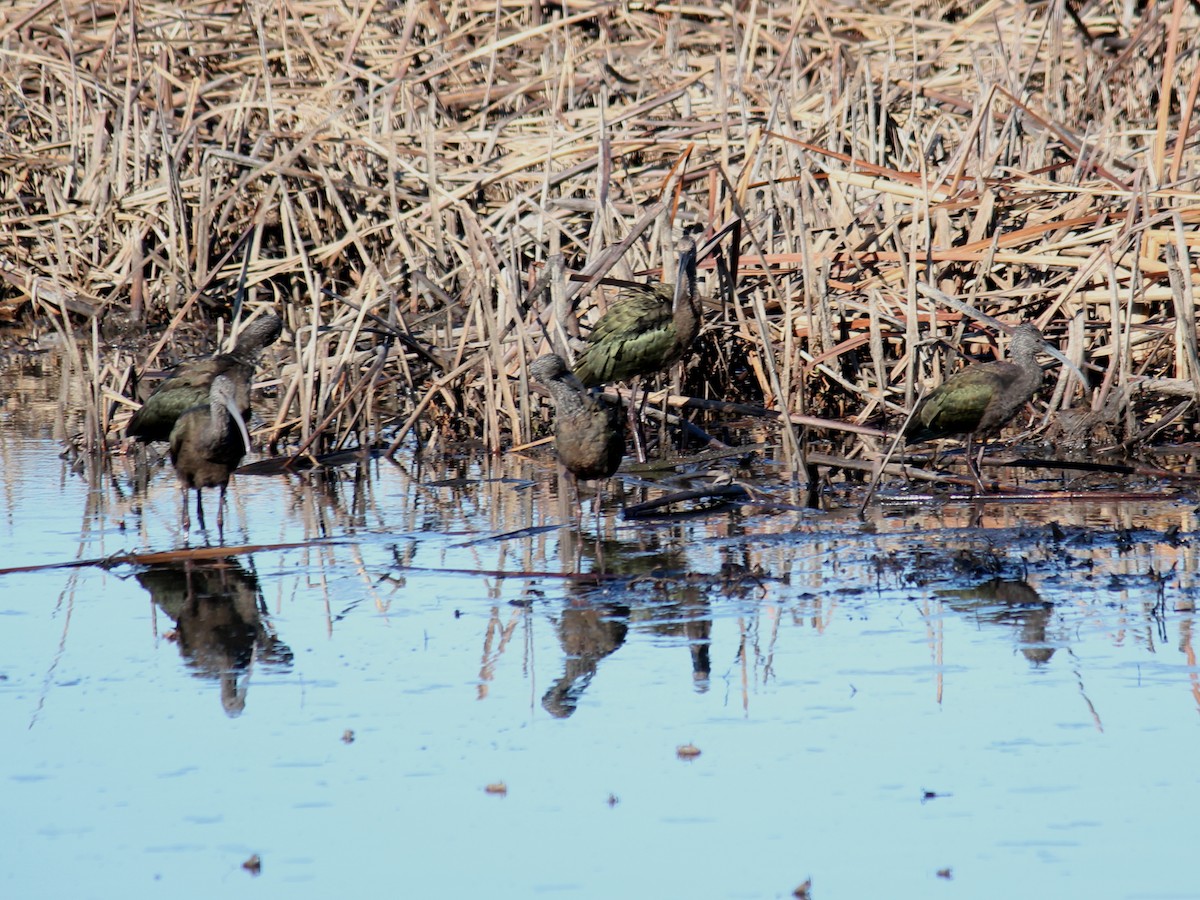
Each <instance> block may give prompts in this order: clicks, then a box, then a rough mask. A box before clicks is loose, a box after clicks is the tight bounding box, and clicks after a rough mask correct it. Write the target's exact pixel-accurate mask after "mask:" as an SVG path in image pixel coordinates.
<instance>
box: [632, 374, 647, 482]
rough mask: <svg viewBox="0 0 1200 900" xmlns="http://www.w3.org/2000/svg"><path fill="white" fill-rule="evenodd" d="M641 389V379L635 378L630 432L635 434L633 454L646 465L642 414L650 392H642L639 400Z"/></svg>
mask: <svg viewBox="0 0 1200 900" xmlns="http://www.w3.org/2000/svg"><path fill="white" fill-rule="evenodd" d="M641 387H642V379H641V378H633V379H632V380H631V381H630V382H629V430H630V431H631V432H632V433H633V452H634V454H635V455H636V456H637V461H638V462H639V463H640V464H642V465H645V463H646V436H645V435H644V434H642V412H643V409H644V407H645V405H646V400H647V398H648V397H649V396H650V394H649V392H648V391H641V397H640V398H639V397H638V391H639V390H641ZM639 401H640V402H639Z"/></svg>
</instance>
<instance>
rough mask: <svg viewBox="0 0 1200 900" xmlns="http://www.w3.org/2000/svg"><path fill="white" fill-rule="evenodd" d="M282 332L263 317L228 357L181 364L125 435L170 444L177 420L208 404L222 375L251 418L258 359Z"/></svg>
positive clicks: (280, 324)
mask: <svg viewBox="0 0 1200 900" xmlns="http://www.w3.org/2000/svg"><path fill="white" fill-rule="evenodd" d="M282 331H283V320H282V319H280V318H279V316H276V315H264V316H259V317H258V318H257V319H255V320H254V321H252V322H251V323H250V324H249V325H247V326H246V327H245V328H244V329H243V330H242V333H241V334H240V335H238V339H237V342H236V343H235V344H234V347H233V349H232V350H230V351H229V352H228V353H218V354H217V355H216V356H210V357H207V358H205V359H194V360H189V361H187V362H183V363H180V364H179V365H178V366H176V367H175V370H174V371H173V372H172V373H171V374H170V375H168V376H167V377H166V378H165V379H163V380H162V381H161V382H160V383H159V385H158V387H156V388H155V389H154V392H153V393H152V394H151V395H150V397H149V398H148V399H147V400H146V402H145V403H144V404H143V405H142V408H141V409H139V410H138V411H137V412H135V413H134V414H133V418H131V419H130V420H129V424H128V425H127V426H126V427H125V434H126V435H128V436H129V437H135V438H137V439H138V440H140V441H143V442H146V443H149V442H150V441H166V440H169V439H170V437H171V429H172V428H174V427H175V420H176V419H178V418H179V417H180V416H181V415H182V414H183V413H184V411H185V410H189V409H191V408H192V407H194V406H199V405H202V404H205V403H207V402H208V394H209V389H210V388H211V386H212V383H213V379H214V378H216V377H217V376H218V375H224V376H226V377H227V378H229V379H230V380H232V382H233V384H234V392H235V396H236V400H237V404H238V409H239V410H240V411H241V414H242V418H243V420H244V419H247V418H249V416H250V385H251V384H252V383H253V381H254V370H255V368H256V367H257V365H258V358H259V356H261V355H262V351H263V350H264V349H266V348H267V347H269V346H270V345H271V344H273V343H275V341H276V340H278V338H279V335H280V333H281V332H282Z"/></svg>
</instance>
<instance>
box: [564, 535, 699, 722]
mask: <svg viewBox="0 0 1200 900" xmlns="http://www.w3.org/2000/svg"><path fill="white" fill-rule="evenodd" d="M560 552H561V554H562V555H563V557H564V559H566V560H577V559H578V558H579V554H581V553H582V554H583V555H584V556H586V555H588V554H589V553H594V554H596V556H597V557H600V558H603V560H604V567H603V570H604V571H605V572H606V573H608V574H612V575H626V576H630V577H631V580H630V581H620V580H618V581H614V582H611V583H607V584H602V585H600V586H599V587H597V586H595V585H594V584H586V583H574V582H572V583H569V584H568V586H567V600H566V604H565V606H564V607H563V610H562V613H561V614H560V615H559V617H558V619H557V621H556V623H555V624H556V627H557V631H558V640H559V644H560V645H561V646H562V649H563V653H564V654H565V660H564V663H563V674H562V676H561V677H560V678H559V679H558V680H557V681H555V682H554V684H553V685H551V686H550V689H549V690H548V691H546V693H545V694H544V695H543V697H542V706H543V707H544V708H545V710H546V711H547V712H549V713H550V714H551V715H552V716H554V717H555V718H560V719H562V718H566V717H567V716H570V715H571V714H572V713H574V712H575V710H576V708H577V706H578V704H579V701H580V698H581V697H582V696H583V692H584V691H585V690H586V689H587V687H588V684H589V683H590V682H591V680H592V677H593V676H594V675H595V674H596V671H597V670H598V668H599V666H600V661H601V660H603V659H604V658H605V657H606V656H609V655H610V654H612V653H614V652H615V651H616V650H617V649H618V648H620V646H621V645H622V644H623V643H624V642H625V637H626V635H627V634H628V631H629V624H630V622H635V623H637V624H638V626H639V627H641V628H643V630H645V631H649V632H651V633H653V634H658V635H665V636H669V637H683V638H685V639H686V640H687V645H688V650H689V653H690V657H691V675H692V681H693V683H694V684H695V686H696V689H697V690H699V691H705V690H707V689H708V682H709V677H710V674H711V663H710V655H709V643H710V640H711V634H712V614H711V611H710V608H709V601H708V588H709V587H711V586H713V584H714V579H713V577H712V576H710V575H704V576H697V575H693V574H689V573H690V570H689V568H688V561H687V554H686V553H685V552H684V551H683V550H682V549H681V548H679V547H678V546H666V547H664V546H661V545H659V544H658V543H657V536H655V537H653V538H651V539H649V543H647V542H646V541H638V542H620V541H596V542H592V541H588V540H580V538H579V535H578V534H577V533H575V532H570V533H564V536H563V539H562V546H561V547H560Z"/></svg>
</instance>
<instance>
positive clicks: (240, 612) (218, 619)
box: [137, 557, 292, 718]
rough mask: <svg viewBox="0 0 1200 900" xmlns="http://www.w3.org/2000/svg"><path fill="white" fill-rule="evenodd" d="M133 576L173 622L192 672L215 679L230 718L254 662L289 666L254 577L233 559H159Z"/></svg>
mask: <svg viewBox="0 0 1200 900" xmlns="http://www.w3.org/2000/svg"><path fill="white" fill-rule="evenodd" d="M137 580H138V582H139V583H140V584H141V585H142V587H144V588H145V589H146V590H147V591H149V592H150V597H151V599H153V600H154V603H155V604H156V605H157V606H158V607H159V608H160V609H162V611H163V612H165V613H166V614H167V615H168V616H170V617H171V619H172V620H173V621H174V622H175V639H176V641H177V643H178V644H179V652H180V654H181V655H182V656H183V658H184V660H185V661H186V662H187V664H188V665H189V666H190V667H191V668H192V670H193V674H195V675H196V677H198V678H206V679H216V680H217V681H219V682H220V685H221V706H222V707H223V708H224V709H225V713H226V714H227V715H228V716H229V717H230V718H235V717H237V716H240V715H241V714H242V711H243V710H244V709H245V707H246V690H247V688H248V686H249V679H250V673H251V671H252V668H253V664H254V663H255V662H259V663H265V664H267V665H270V666H277V667H280V668H284V669H286V668H288V667H290V666H291V663H292V651H291V649H290V648H289V647H288V646H287V645H286V644H284V643H283V642H282V641H280V640H279V638H278V637H277V636H276V635H275V633H274V631H273V630H272V629H271V625H270V621H269V620H268V618H267V610H266V604H265V603H264V602H263V598H262V591H261V590H260V589H259V586H258V578H257V577H256V576H255V575H254V573H253V572H251V571H248V570H247V569H246V568H245V567H243V566H242V564H241V563H240V562H238V560H236V559H233V558H231V557H230V558H224V559H216V560H194V559H189V560H186V561H182V562H171V563H163V564H159V565H154V566H151V567H150V568H148V569H146V570H144V571H142V572H139V573H138V574H137Z"/></svg>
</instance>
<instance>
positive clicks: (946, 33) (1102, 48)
mask: <svg viewBox="0 0 1200 900" xmlns="http://www.w3.org/2000/svg"><path fill="white" fill-rule="evenodd" d="M1128 6H1129V4H1125V3H1118V2H1115V0H1114V2H1109V0H1097V2H1094V3H1091V4H1087V5H1085V6H1083V7H1080V8H1079V9H1080V10H1081V12H1082V19H1081V21H1082V22H1083V24H1084V25H1085V26H1086V28H1087V34H1086V35H1085V34H1084V33H1083V32H1082V31H1081V30H1080V28H1079V26H1078V25H1077V24H1076V22H1075V21H1074V19H1073V18H1072V16H1070V15H1068V14H1066V13H1064V7H1063V5H1062V3H1061V2H1052V3H1043V4H1036V5H1035V4H1027V3H1021V2H1014V0H992V2H986V3H983V4H982V5H978V6H977V5H976V4H956V3H921V2H916V0H910V2H891V3H873V4H855V3H850V2H833V3H824V4H811V3H807V2H799V3H793V2H788V3H782V2H754V0H751V2H739V3H734V4H722V5H718V4H686V3H685V4H668V3H653V2H645V3H641V2H638V3H596V2H579V0H577V2H565V3H561V4H559V3H551V4H544V5H543V4H537V3H528V2H505V0H499V2H488V3H483V2H459V3H450V4H440V3H435V2H429V3H419V2H408V3H390V4H384V3H379V2H375V0H364V2H361V3H354V4H347V3H338V2H333V0H313V2H299V0H276V2H266V0H260V2H249V3H245V4H243V3H236V2H228V0H200V2H191V3H177V2H158V0H140V2H136V3H129V4H126V3H106V2H88V3H81V2H77V0H65V2H62V3H45V2H43V0H14V2H12V3H11V4H10V5H9V8H8V9H6V10H5V11H4V12H2V13H0V17H2V18H0V91H3V95H2V96H3V99H4V103H3V107H2V114H3V119H4V128H3V131H2V133H0V185H2V186H3V190H2V191H0V232H2V233H3V238H2V240H0V284H2V285H3V287H2V288H0V316H6V317H8V318H25V319H27V320H29V321H33V322H35V323H45V322H50V323H53V324H54V325H55V326H56V327H57V328H58V329H59V330H61V331H62V332H63V335H64V339H65V340H66V341H67V344H68V347H69V349H70V350H71V358H72V359H73V360H74V364H75V366H76V367H77V368H78V369H79V370H80V372H81V373H82V374H83V375H85V376H86V377H85V381H86V382H87V384H88V385H89V386H90V387H89V391H90V400H89V404H88V408H89V416H88V425H87V427H86V429H85V443H86V444H87V445H88V446H90V447H98V446H103V445H105V442H106V441H108V442H111V441H112V439H113V438H114V437H115V436H116V435H117V434H118V433H119V429H120V428H121V426H122V425H123V423H124V420H125V417H126V411H127V410H128V409H129V408H130V403H129V401H128V400H126V399H125V397H126V396H129V395H130V394H132V393H133V391H134V388H135V385H134V383H133V381H134V379H133V377H132V376H133V375H134V373H137V372H142V371H143V370H153V369H155V368H157V367H160V366H162V365H164V364H166V363H169V362H172V361H174V360H175V359H176V358H178V357H179V356H181V355H187V354H189V353H194V352H199V351H207V350H211V349H213V348H214V347H215V346H216V344H217V343H218V342H219V340H220V339H221V338H222V336H223V332H222V331H221V330H218V331H216V332H213V331H211V330H204V331H201V329H200V326H203V325H206V324H207V323H211V322H212V321H214V320H217V321H220V320H224V319H227V318H228V317H229V316H230V315H231V313H233V312H239V311H240V313H241V314H242V316H243V318H244V316H245V315H247V314H254V313H255V312H256V311H257V310H258V309H259V308H261V307H264V306H266V305H270V306H272V307H274V308H276V309H278V310H280V311H281V312H282V314H283V315H284V316H285V321H286V322H287V324H288V326H289V332H288V336H287V338H285V340H284V341H283V342H281V345H280V346H279V347H277V348H276V350H275V352H274V354H273V357H272V358H271V359H270V360H268V364H267V367H266V369H267V371H266V373H265V375H264V377H265V379H266V380H267V381H268V382H269V383H271V384H274V385H275V386H276V387H277V389H278V396H279V403H278V413H277V414H276V415H274V416H272V417H271V419H270V420H269V421H268V422H267V430H268V432H269V434H268V439H269V441H270V442H271V444H272V445H273V446H274V445H278V444H280V443H286V444H289V445H290V446H292V447H297V446H300V447H305V448H312V449H317V450H329V449H333V448H335V447H340V446H353V445H355V444H356V443H361V444H372V445H383V446H389V445H390V446H391V447H393V448H395V447H396V446H399V445H400V444H401V443H402V442H403V441H405V440H407V439H408V438H409V436H410V435H412V434H414V433H415V434H417V435H419V436H420V437H423V438H425V439H433V440H437V439H439V437H441V436H445V435H452V436H455V437H471V438H478V439H481V440H482V441H483V443H484V444H485V445H486V446H487V447H488V448H491V449H494V450H495V449H501V448H503V447H507V446H510V445H512V444H514V443H520V442H523V441H525V440H527V439H528V438H529V437H530V436H531V435H532V434H533V433H534V432H535V431H537V430H538V428H539V423H540V421H541V417H542V412H541V401H540V399H539V398H538V395H537V394H533V393H531V392H530V390H529V386H528V381H527V377H526V374H525V368H524V363H525V362H526V361H528V360H530V359H532V358H533V357H534V356H536V355H538V354H539V353H541V352H545V351H546V350H547V349H551V348H553V349H558V350H561V349H562V347H563V345H564V344H565V343H568V342H570V341H572V340H574V339H575V338H576V337H577V336H578V334H579V333H580V332H581V328H580V323H581V321H582V323H583V330H586V327H587V324H588V323H589V322H591V321H593V320H594V318H595V316H596V315H597V314H598V312H599V311H600V310H602V309H603V308H604V305H605V303H606V302H607V300H608V298H609V296H610V291H609V289H608V288H604V287H601V286H598V284H597V279H599V278H600V277H601V276H610V277H616V278H624V279H630V278H642V277H649V276H653V275H656V274H657V273H659V272H661V271H662V269H663V268H664V264H665V267H666V268H667V270H668V271H669V270H670V263H671V260H672V259H673V246H674V240H675V238H676V237H677V236H678V234H679V233H680V231H681V230H682V229H684V228H688V229H694V230H701V231H703V233H704V235H705V236H712V235H718V236H719V237H720V241H719V242H718V243H716V244H714V245H713V246H714V252H713V254H712V255H711V256H710V257H709V259H708V260H707V261H706V262H705V264H704V265H703V267H702V271H703V276H704V279H705V284H706V291H707V293H708V294H709V296H710V298H711V300H710V303H709V309H708V311H707V313H706V321H707V329H706V332H705V334H704V335H703V336H702V340H701V342H700V347H699V348H698V350H697V353H696V356H695V359H696V360H697V361H698V364H693V366H692V367H691V369H690V370H689V372H688V375H687V378H686V380H685V382H684V384H683V390H684V393H685V394H687V395H689V396H693V397H698V398H701V399H725V400H729V399H733V400H742V401H749V402H752V403H760V404H761V405H763V406H765V407H767V408H770V409H773V410H776V411H779V410H787V411H788V412H790V413H791V414H792V415H793V416H794V417H796V418H795V421H797V422H799V423H802V424H804V423H808V424H812V422H813V420H814V419H817V420H820V419H822V418H824V419H828V420H830V423H829V424H830V426H831V427H829V428H820V427H814V428H811V429H810V430H809V437H810V439H813V440H818V441H823V442H827V443H829V444H830V445H831V446H832V448H833V449H834V450H836V452H840V453H845V454H848V455H854V454H858V453H861V452H862V451H863V450H867V449H871V450H872V451H873V449H874V445H870V446H868V444H867V442H869V441H870V440H871V439H870V438H869V437H866V436H863V435H861V434H855V433H851V432H846V431H843V430H841V429H840V426H839V425H838V424H837V422H834V421H833V420H838V421H839V422H840V421H848V422H851V423H857V424H860V425H861V424H872V425H875V426H882V425H885V424H888V423H889V422H891V423H894V421H895V416H896V415H897V414H898V413H899V412H900V411H902V410H903V409H904V408H905V407H907V406H909V405H911V403H912V402H913V400H914V397H915V394H916V392H917V390H919V386H920V384H921V383H922V382H924V381H928V380H930V379H934V378H937V377H940V373H941V369H942V368H943V367H944V366H945V365H948V364H950V363H949V362H948V358H947V356H946V354H944V353H942V352H940V351H938V350H937V348H936V346H935V345H934V344H932V343H931V342H930V341H928V340H927V339H928V337H929V332H930V330H931V329H936V331H937V333H938V334H939V335H940V336H942V337H944V338H947V339H948V341H949V344H950V345H955V344H956V343H957V342H958V341H959V339H961V338H962V336H963V335H964V333H966V332H973V331H974V329H969V328H968V327H967V326H971V325H972V324H973V322H974V320H976V319H979V318H980V316H981V315H982V316H984V317H986V316H990V317H993V318H995V319H999V320H1002V321H1004V322H1007V323H1015V322H1017V321H1020V320H1024V319H1035V320H1037V321H1038V322H1039V323H1040V324H1043V325H1045V326H1046V328H1047V331H1048V332H1049V333H1050V334H1051V335H1052V336H1053V337H1054V339H1056V340H1058V341H1060V342H1061V345H1062V346H1063V347H1064V349H1065V350H1066V351H1067V352H1068V353H1069V354H1070V355H1071V356H1072V357H1073V358H1075V359H1078V360H1080V361H1081V362H1086V363H1087V364H1089V365H1091V366H1092V367H1093V371H1094V377H1093V379H1092V380H1093V386H1092V390H1090V391H1089V392H1088V393H1087V394H1086V395H1084V394H1083V393H1082V392H1081V390H1080V389H1079V387H1078V386H1077V385H1072V386H1070V387H1069V388H1068V386H1067V385H1066V384H1065V382H1064V383H1061V384H1060V385H1059V389H1058V390H1057V392H1056V393H1055V395H1054V397H1053V399H1052V401H1051V408H1052V409H1053V408H1065V407H1073V414H1072V415H1071V416H1064V417H1059V425H1060V427H1063V428H1064V430H1065V431H1066V432H1067V437H1068V438H1076V439H1080V440H1082V439H1084V438H1085V437H1088V436H1092V437H1095V438H1097V439H1099V440H1101V441H1105V442H1113V441H1119V440H1131V439H1135V438H1136V439H1140V440H1145V439H1148V438H1149V437H1150V436H1151V435H1152V434H1154V433H1155V430H1156V429H1160V428H1161V429H1163V430H1162V432H1161V434H1165V435H1169V436H1170V437H1171V438H1172V439H1175V440H1179V439H1183V438H1186V437H1190V436H1191V434H1192V433H1193V428H1194V425H1195V422H1196V415H1195V405H1194V401H1195V399H1196V396H1197V390H1198V388H1197V387H1196V385H1197V384H1200V378H1198V376H1200V360H1198V358H1197V351H1196V329H1195V325H1196V316H1195V306H1194V299H1193V294H1194V291H1195V281H1196V272H1195V264H1194V260H1193V257H1194V255H1195V253H1196V251H1197V249H1198V248H1197V245H1198V244H1200V238H1198V236H1197V231H1196V225H1197V223H1198V222H1200V195H1198V194H1197V186H1196V177H1197V174H1198V172H1197V162H1198V160H1197V154H1196V138H1195V135H1196V116H1195V110H1194V105H1195V100H1196V93H1197V87H1198V85H1200V65H1198V64H1197V63H1198V57H1200V54H1197V50H1198V49H1200V47H1198V44H1200V39H1198V37H1197V36H1198V35H1200V18H1198V16H1197V14H1196V12H1195V11H1194V10H1193V8H1192V7H1191V6H1190V5H1189V4H1188V3H1186V2H1178V0H1175V2H1173V3H1161V4H1148V5H1147V8H1146V9H1145V10H1144V12H1142V13H1141V14H1138V13H1136V12H1134V11H1132V10H1130V9H1127V7H1128ZM730 270H735V271H736V273H737V278H736V280H735V281H732V280H731V279H730V278H729V277H728V272H729V271H730ZM573 273H583V276H584V277H583V278H582V280H578V279H577V278H573V277H572V275H573ZM983 321H984V322H985V325H984V326H983V328H984V330H987V331H990V330H992V327H991V326H989V325H986V318H985V319H984V320H983ZM224 327H225V326H224V325H223V324H222V325H221V326H220V328H221V329H224ZM147 332H149V334H150V335H151V336H152V338H154V339H155V340H153V341H152V342H151V344H149V345H147V343H146V342H145V340H144V338H145V335H146V333H147ZM200 334H205V335H207V337H206V338H205V339H203V340H201V341H199V342H198V341H197V336H198V335H200ZM139 338H140V340H139ZM972 346H975V345H972ZM723 415H725V416H726V417H727V413H722V412H720V411H717V412H710V413H708V414H707V422H708V423H709V425H708V426H706V427H711V423H713V422H718V421H719V420H720V419H721V417H722V416H723ZM1148 425H1149V427H1147V426H1148ZM414 426H415V428H414ZM788 433H790V431H789V432H788ZM794 437H795V436H794V435H793V436H792V439H789V440H787V441H785V446H786V447H789V448H792V449H795V448H798V447H799V446H800V442H798V441H796V440H794Z"/></svg>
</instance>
